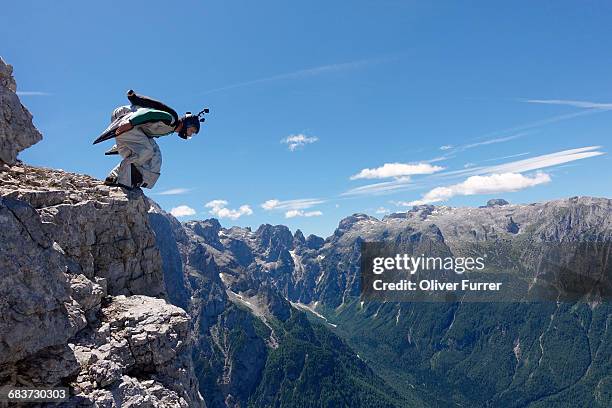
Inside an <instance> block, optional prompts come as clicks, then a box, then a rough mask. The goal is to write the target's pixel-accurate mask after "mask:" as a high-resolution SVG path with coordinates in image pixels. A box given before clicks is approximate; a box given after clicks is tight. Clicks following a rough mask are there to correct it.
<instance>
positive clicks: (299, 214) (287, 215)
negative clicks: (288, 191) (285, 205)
mask: <svg viewBox="0 0 612 408" xmlns="http://www.w3.org/2000/svg"><path fill="white" fill-rule="evenodd" d="M321 215H323V213H322V212H321V211H304V210H289V211H287V212H286V213H285V218H295V217H319V216H321Z"/></svg>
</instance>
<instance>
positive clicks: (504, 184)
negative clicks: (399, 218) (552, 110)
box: [399, 173, 551, 206]
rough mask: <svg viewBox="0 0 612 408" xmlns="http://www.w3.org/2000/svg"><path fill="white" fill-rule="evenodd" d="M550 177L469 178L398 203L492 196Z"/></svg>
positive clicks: (419, 203)
mask: <svg viewBox="0 0 612 408" xmlns="http://www.w3.org/2000/svg"><path fill="white" fill-rule="evenodd" d="M550 180H551V179H550V176H549V175H548V174H546V173H537V174H536V175H534V176H533V177H529V176H525V175H523V174H518V173H502V174H491V175H488V176H471V177H469V178H467V179H466V180H465V181H463V182H461V183H458V184H453V185H450V186H444V187H436V188H434V189H433V190H430V191H429V192H427V193H426V194H425V195H424V196H423V197H422V198H421V199H420V200H415V201H410V202H407V203H403V202H401V203H399V204H400V205H404V206H413V205H422V204H430V203H436V202H440V201H446V200H448V199H450V198H451V197H454V196H457V195H464V196H467V195H477V194H494V193H505V192H513V191H519V190H523V189H525V188H529V187H534V186H537V185H539V184H544V183H549V182H550Z"/></svg>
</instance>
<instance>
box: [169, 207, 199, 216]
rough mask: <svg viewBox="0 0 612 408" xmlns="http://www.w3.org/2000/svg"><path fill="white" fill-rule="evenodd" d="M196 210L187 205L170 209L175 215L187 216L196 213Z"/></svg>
mask: <svg viewBox="0 0 612 408" xmlns="http://www.w3.org/2000/svg"><path fill="white" fill-rule="evenodd" d="M195 213H196V210H194V209H193V208H191V207H189V206H186V205H179V206H178V207H174V208H173V209H171V210H170V214H172V215H173V216H175V217H187V216H189V215H195Z"/></svg>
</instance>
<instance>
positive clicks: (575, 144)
mask: <svg viewBox="0 0 612 408" xmlns="http://www.w3.org/2000/svg"><path fill="white" fill-rule="evenodd" d="M433 3H435V4H433ZM115 4H116V5H115V6H113V5H112V3H111V2H96V3H93V2H76V1H74V2H72V1H59V2H42V1H20V2H11V3H10V4H7V5H6V6H5V7H4V8H3V15H2V17H1V19H2V21H1V23H0V38H2V46H1V48H0V55H2V56H3V57H4V59H5V60H6V61H7V62H8V63H10V64H12V65H13V66H14V68H15V77H16V79H17V82H18V91H20V92H21V100H22V102H23V103H24V105H26V106H27V107H28V109H29V110H30V111H31V112H32V113H33V115H34V122H35V124H36V125H37V127H38V128H39V129H40V130H41V132H42V133H43V134H44V140H43V141H42V142H40V143H39V144H37V145H36V146H34V147H32V148H30V149H28V150H26V151H25V152H23V153H22V154H21V158H22V159H23V160H24V161H26V162H28V163H31V164H35V165H41V166H50V167H56V168H62V169H65V170H68V171H75V172H80V173H87V174H90V175H92V176H95V177H98V178H102V179H103V178H104V177H105V176H106V174H107V172H108V171H109V170H110V169H111V168H112V167H113V166H114V165H115V164H116V161H117V158H116V157H105V156H104V155H103V152H104V150H105V149H107V148H108V147H110V145H111V144H112V143H110V142H109V143H107V144H103V145H96V146H92V145H91V142H92V141H93V139H95V138H96V137H97V135H98V134H99V133H100V132H101V131H102V130H103V129H104V128H105V127H106V126H107V124H108V120H109V117H110V113H111V112H112V110H113V109H114V108H115V107H116V106H118V105H121V104H125V103H126V99H125V91H126V90H127V89H130V88H133V89H135V90H136V91H138V92H140V93H143V94H146V95H150V96H153V97H156V98H158V99H161V100H163V101H165V102H166V103H168V104H170V105H171V106H173V107H175V108H176V109H177V111H179V112H184V111H187V110H192V111H195V110H199V109H201V108H202V107H204V106H208V107H210V109H211V114H210V116H209V119H208V121H207V122H206V125H205V126H204V128H203V131H201V132H200V134H199V135H197V136H196V137H194V138H193V139H191V140H190V141H183V140H182V139H179V138H178V137H177V136H176V135H173V136H169V137H165V138H162V139H160V140H158V142H159V144H160V146H161V149H162V152H163V162H164V163H163V168H162V176H161V178H160V180H159V182H158V184H157V186H156V188H155V189H154V190H152V191H148V190H147V191H146V192H147V194H149V195H150V196H151V197H153V198H154V199H155V200H156V201H157V202H159V203H160V204H161V205H162V207H164V208H165V209H166V210H168V211H170V210H172V209H173V208H177V207H179V206H186V207H189V208H190V209H192V210H193V212H195V214H194V215H190V216H186V217H181V218H180V219H181V220H187V219H203V218H208V217H210V216H213V214H216V216H218V217H221V222H222V224H223V225H224V226H231V225H242V226H247V225H248V226H252V227H255V228H256V227H257V226H258V225H259V224H261V223H266V222H267V223H272V224H281V223H282V224H286V225H288V226H289V227H290V228H291V229H292V230H295V229H296V228H300V229H302V230H303V231H304V232H305V233H316V234H319V235H324V236H326V235H328V234H330V233H331V232H332V231H333V230H334V228H335V227H336V226H337V223H338V221H339V220H340V219H341V218H343V217H345V216H347V215H350V214H352V213H355V212H366V213H369V214H371V215H374V216H377V217H381V216H382V215H384V214H383V212H384V211H392V212H394V211H403V210H405V209H406V208H410V206H411V205H413V204H419V203H426V202H431V203H434V204H440V205H452V206H477V205H482V204H483V203H485V202H486V200H487V199H489V198H493V197H503V198H506V199H507V200H509V201H511V202H515V203H526V202H535V201H543V200H548V199H553V198H560V197H568V196H574V195H592V196H603V197H610V195H611V190H612V183H611V182H610V164H611V162H610V157H609V140H610V130H611V128H612V111H611V110H612V105H611V104H612V77H611V76H610V72H612V53H610V48H611V45H612V44H611V41H610V38H612V26H611V25H610V24H609V21H610V17H611V16H612V4H611V3H609V2H603V1H602V2H588V3H586V2H579V1H575V2H566V1H554V2H553V1H548V2H547V1H543V2H527V1H526V2H512V4H509V3H508V2H488V1H482V2H470V3H469V5H467V4H468V3H464V2H424V1H422V2H416V1H392V0H389V1H377V2H374V1H350V2H349V1H343V2H329V1H310V2H287V1H261V2H253V1H231V2H230V1H224V2H209V1H198V2H181V3H180V6H178V5H177V4H178V3H177V4H173V3H169V2H156V1H146V2H144V1H133V2H123V3H121V4H120V5H119V3H115ZM381 183H383V184H381ZM165 193H166V194H165ZM207 204H208V206H206V205H207ZM181 208H183V207H181ZM176 211H177V210H175V212H176ZM188 212H191V211H188Z"/></svg>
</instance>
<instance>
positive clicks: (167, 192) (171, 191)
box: [155, 188, 193, 195]
mask: <svg viewBox="0 0 612 408" xmlns="http://www.w3.org/2000/svg"><path fill="white" fill-rule="evenodd" d="M191 190H193V189H191V188H171V189H169V190H164V191H160V192H159V193H155V195H178V194H185V193H188V192H190V191H191Z"/></svg>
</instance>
